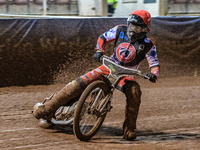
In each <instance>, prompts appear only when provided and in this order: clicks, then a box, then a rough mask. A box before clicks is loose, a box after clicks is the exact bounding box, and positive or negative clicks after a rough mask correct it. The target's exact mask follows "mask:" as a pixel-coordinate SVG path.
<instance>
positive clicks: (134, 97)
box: [123, 81, 141, 140]
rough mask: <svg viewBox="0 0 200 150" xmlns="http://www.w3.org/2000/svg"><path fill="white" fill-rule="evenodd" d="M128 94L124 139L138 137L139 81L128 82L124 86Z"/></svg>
mask: <svg viewBox="0 0 200 150" xmlns="http://www.w3.org/2000/svg"><path fill="white" fill-rule="evenodd" d="M124 93H125V95H126V110H125V121H124V124H123V132H124V139H126V140H134V139H136V133H135V129H136V121H137V116H138V112H139V106H140V103H141V90H140V86H139V84H138V83H137V82H135V81H132V82H127V83H126V85H125V87H124Z"/></svg>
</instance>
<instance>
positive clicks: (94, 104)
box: [73, 81, 109, 141]
mask: <svg viewBox="0 0 200 150" xmlns="http://www.w3.org/2000/svg"><path fill="white" fill-rule="evenodd" d="M108 92H109V87H108V85H107V84H105V82H103V81H94V82H93V83H91V84H90V85H89V86H88V87H87V88H86V89H85V90H84V91H83V93H82V95H81V97H80V99H79V101H78V104H77V108H76V110H75V114H74V121H73V130H74V133H75V135H76V137H77V138H78V139H79V140H81V141H88V140H90V139H91V138H92V137H93V136H94V135H95V134H96V133H97V132H98V130H99V128H100V127H101V125H102V123H103V121H104V119H105V117H106V114H107V110H106V109H107V105H106V107H105V108H103V107H102V106H103V105H104V104H103V103H104V102H105V99H107V94H108Z"/></svg>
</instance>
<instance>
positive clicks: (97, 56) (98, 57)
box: [93, 51, 103, 62]
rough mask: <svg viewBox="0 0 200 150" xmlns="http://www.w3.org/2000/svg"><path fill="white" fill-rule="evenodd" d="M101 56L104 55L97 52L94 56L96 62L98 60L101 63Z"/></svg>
mask: <svg viewBox="0 0 200 150" xmlns="http://www.w3.org/2000/svg"><path fill="white" fill-rule="evenodd" d="M101 56H103V53H102V52H100V51H97V52H95V53H94V55H93V57H94V60H96V61H98V62H100V58H101Z"/></svg>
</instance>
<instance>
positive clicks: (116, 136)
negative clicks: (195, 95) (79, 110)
mask: <svg viewBox="0 0 200 150" xmlns="http://www.w3.org/2000/svg"><path fill="white" fill-rule="evenodd" d="M51 129H53V130H54V133H66V134H70V135H72V134H74V133H73V128H72V127H64V126H58V125H56V126H54V127H53V128H51ZM196 139H200V134H194V133H167V132H155V131H151V130H148V131H137V139H136V140H134V141H141V142H155V141H156V142H159V141H160V142H161V141H172V140H175V141H178V140H196ZM102 140H108V143H113V142H114V141H115V142H114V143H118V142H119V143H121V142H120V141H126V140H124V139H123V130H122V128H120V127H108V126H103V127H101V128H100V130H99V132H98V133H97V134H96V135H95V136H94V137H93V138H92V142H97V141H98V142H102ZM117 141H118V142H117ZM127 142H128V141H127ZM106 143H107V142H106Z"/></svg>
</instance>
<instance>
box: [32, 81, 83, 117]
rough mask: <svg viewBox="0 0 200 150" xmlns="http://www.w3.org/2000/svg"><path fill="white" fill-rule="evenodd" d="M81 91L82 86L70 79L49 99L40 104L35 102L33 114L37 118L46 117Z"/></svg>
mask: <svg viewBox="0 0 200 150" xmlns="http://www.w3.org/2000/svg"><path fill="white" fill-rule="evenodd" d="M82 92H83V88H81V87H80V85H79V84H78V83H77V81H72V82H70V83H68V84H67V85H66V86H65V87H64V88H62V89H61V90H60V91H59V92H58V93H57V94H56V95H54V96H53V97H52V99H51V100H49V101H47V102H45V103H44V104H42V105H38V104H36V105H35V106H34V110H33V116H34V117H35V118H37V119H40V118H46V117H48V116H49V115H51V114H54V113H55V112H56V110H57V109H58V108H59V107H60V106H63V105H65V104H66V103H67V102H69V101H70V100H71V99H73V98H76V97H78V96H80V94H81V93H82Z"/></svg>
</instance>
